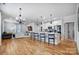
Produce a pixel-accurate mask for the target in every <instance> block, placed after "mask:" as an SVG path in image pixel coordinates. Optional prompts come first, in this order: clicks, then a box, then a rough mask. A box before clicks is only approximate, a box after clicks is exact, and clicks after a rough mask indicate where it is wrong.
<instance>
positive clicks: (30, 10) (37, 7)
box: [0, 3, 76, 21]
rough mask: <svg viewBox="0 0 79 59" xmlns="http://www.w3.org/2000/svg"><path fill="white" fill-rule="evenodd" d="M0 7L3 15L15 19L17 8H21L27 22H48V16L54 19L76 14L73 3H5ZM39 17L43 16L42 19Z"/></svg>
mask: <svg viewBox="0 0 79 59" xmlns="http://www.w3.org/2000/svg"><path fill="white" fill-rule="evenodd" d="M0 5H1V10H2V11H3V12H4V13H6V14H7V15H11V16H13V17H15V18H16V17H17V16H18V14H19V8H22V15H23V18H26V20H27V21H37V20H38V21H44V20H49V19H48V18H49V17H50V14H52V17H53V18H56V17H63V16H68V15H72V14H75V13H76V4H75V3H5V4H0ZM40 16H43V19H41V17H40Z"/></svg>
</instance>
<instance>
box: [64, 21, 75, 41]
mask: <svg viewBox="0 0 79 59" xmlns="http://www.w3.org/2000/svg"><path fill="white" fill-rule="evenodd" d="M64 35H65V39H70V40H74V37H75V36H74V22H68V23H65V24H64Z"/></svg>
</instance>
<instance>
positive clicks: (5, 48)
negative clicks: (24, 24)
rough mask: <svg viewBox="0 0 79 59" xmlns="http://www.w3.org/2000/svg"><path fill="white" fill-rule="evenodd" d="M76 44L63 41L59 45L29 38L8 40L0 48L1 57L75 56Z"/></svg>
mask: <svg viewBox="0 0 79 59" xmlns="http://www.w3.org/2000/svg"><path fill="white" fill-rule="evenodd" d="M75 54H76V47H75V42H73V41H70V40H63V41H61V43H60V44H58V45H55V46H54V45H52V44H50V45H48V44H47V43H44V42H40V41H37V40H31V39H30V38H29V37H27V38H19V39H6V40H3V41H2V46H0V55H75Z"/></svg>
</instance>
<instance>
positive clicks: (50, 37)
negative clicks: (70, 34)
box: [48, 34, 55, 45]
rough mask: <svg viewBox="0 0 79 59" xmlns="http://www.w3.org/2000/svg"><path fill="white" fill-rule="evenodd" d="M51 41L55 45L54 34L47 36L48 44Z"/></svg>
mask: <svg viewBox="0 0 79 59" xmlns="http://www.w3.org/2000/svg"><path fill="white" fill-rule="evenodd" d="M51 40H52V41H53V44H54V45H55V34H48V44H50V43H51Z"/></svg>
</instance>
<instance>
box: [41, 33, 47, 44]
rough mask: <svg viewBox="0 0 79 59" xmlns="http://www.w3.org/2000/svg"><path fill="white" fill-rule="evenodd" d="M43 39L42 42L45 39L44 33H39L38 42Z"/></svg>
mask: <svg viewBox="0 0 79 59" xmlns="http://www.w3.org/2000/svg"><path fill="white" fill-rule="evenodd" d="M42 40H44V42H45V41H46V35H45V33H40V42H41V41H42Z"/></svg>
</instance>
